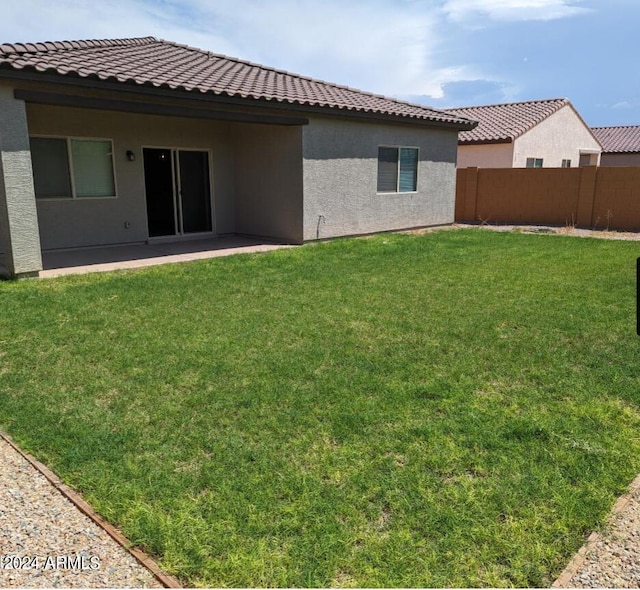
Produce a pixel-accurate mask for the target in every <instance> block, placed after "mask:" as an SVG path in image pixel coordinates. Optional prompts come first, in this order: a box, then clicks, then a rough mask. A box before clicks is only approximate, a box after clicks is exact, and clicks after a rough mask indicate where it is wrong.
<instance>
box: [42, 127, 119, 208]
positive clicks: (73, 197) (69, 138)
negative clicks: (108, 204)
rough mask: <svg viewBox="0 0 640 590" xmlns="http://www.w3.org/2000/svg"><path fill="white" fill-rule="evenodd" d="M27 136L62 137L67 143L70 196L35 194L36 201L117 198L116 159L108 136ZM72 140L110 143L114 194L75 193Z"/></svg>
mask: <svg viewBox="0 0 640 590" xmlns="http://www.w3.org/2000/svg"><path fill="white" fill-rule="evenodd" d="M29 137H30V138H31V137H33V138H38V139H63V140H64V141H65V142H66V144H67V166H68V169H69V185H70V186H71V196H70V197H65V196H60V197H38V196H37V195H36V199H37V200H38V201H42V202H44V201H47V202H48V201H97V200H100V199H117V198H118V181H117V178H116V159H115V150H114V149H113V139H111V138H110V137H77V136H67V135H36V134H34V135H29ZM73 140H76V141H108V142H109V144H110V145H111V173H112V175H113V190H114V192H115V194H114V195H105V196H95V197H79V196H78V195H77V194H76V179H75V175H74V173H73V153H72V149H71V142H72V141H73Z"/></svg>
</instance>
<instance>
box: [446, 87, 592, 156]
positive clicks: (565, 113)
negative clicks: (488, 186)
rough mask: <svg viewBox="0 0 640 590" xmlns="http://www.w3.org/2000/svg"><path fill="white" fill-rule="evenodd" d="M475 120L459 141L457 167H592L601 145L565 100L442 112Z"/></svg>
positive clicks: (465, 108) (453, 109) (494, 105)
mask: <svg viewBox="0 0 640 590" xmlns="http://www.w3.org/2000/svg"><path fill="white" fill-rule="evenodd" d="M447 112H450V113H453V114H455V115H458V116H460V117H467V118H470V119H475V120H477V121H478V122H479V123H478V126H477V127H476V128H475V129H471V130H467V131H463V132H462V133H460V136H459V139H458V168H469V167H477V168H543V167H544V168H571V167H575V166H593V165H597V164H598V162H599V159H600V152H601V146H600V144H599V143H598V140H597V139H596V138H595V137H594V135H593V132H592V131H591V129H590V128H589V127H588V126H587V124H586V123H585V122H584V121H583V119H582V117H581V116H580V115H579V114H578V112H577V111H576V109H575V108H574V107H573V105H572V104H571V102H570V101H569V100H567V99H566V98H556V99H550V100H534V101H529V102H515V103H509V104H492V105H486V106H477V107H461V108H452V109H447Z"/></svg>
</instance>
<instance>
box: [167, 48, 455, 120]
mask: <svg viewBox="0 0 640 590" xmlns="http://www.w3.org/2000/svg"><path fill="white" fill-rule="evenodd" d="M155 40H156V41H157V42H159V43H166V44H167V45H173V46H175V47H183V48H184V49H188V50H190V51H195V52H197V53H200V54H203V53H204V54H206V55H210V56H212V57H215V58H219V59H226V60H228V61H233V62H235V63H239V64H243V65H247V66H251V67H254V68H260V69H262V70H265V71H268V72H275V73H276V74H284V75H285V76H292V77H294V78H299V79H300V80H306V81H308V82H315V83H317V84H324V85H325V86H331V87H332V88H339V89H341V90H349V91H350V92H356V93H358V94H364V95H366V96H370V97H373V98H382V99H384V100H390V101H392V102H395V103H397V104H402V105H407V106H412V107H418V108H423V109H428V110H431V111H435V112H438V113H439V112H446V111H444V110H443V109H438V108H435V107H431V106H428V105H423V104H419V103H416V102H410V101H407V100H401V99H398V98H393V97H390V96H387V95H384V94H377V93H375V92H370V91H367V90H361V89H360V88H354V87H352V86H347V85H345V84H338V83H336V82H328V81H326V80H321V79H320V78H312V77H311V76H305V75H304V74H298V73H296V72H290V71H288V70H283V69H280V68H274V67H271V66H265V65H264V64H259V63H256V62H252V61H249V60H247V59H242V58H239V57H233V56H229V55H225V54H223V53H214V52H213V51H208V50H206V49H200V48H199V47H193V46H191V45H187V44H185V43H177V42H176V41H169V40H167V39H160V38H155Z"/></svg>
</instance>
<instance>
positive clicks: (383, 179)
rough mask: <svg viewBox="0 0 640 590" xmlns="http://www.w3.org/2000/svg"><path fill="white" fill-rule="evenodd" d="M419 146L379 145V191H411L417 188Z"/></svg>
mask: <svg viewBox="0 0 640 590" xmlns="http://www.w3.org/2000/svg"><path fill="white" fill-rule="evenodd" d="M417 182H418V148H409V147H386V146H380V147H378V192H379V193H409V192H415V191H416V190H417Z"/></svg>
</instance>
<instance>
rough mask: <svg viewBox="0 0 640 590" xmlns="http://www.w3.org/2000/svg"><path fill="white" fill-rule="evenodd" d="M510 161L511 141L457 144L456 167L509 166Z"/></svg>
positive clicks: (511, 158) (511, 152)
mask: <svg viewBox="0 0 640 590" xmlns="http://www.w3.org/2000/svg"><path fill="white" fill-rule="evenodd" d="M512 163H513V144H512V143H492V144H482V145H459V146H458V168H471V167H475V168H511V166H512Z"/></svg>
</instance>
